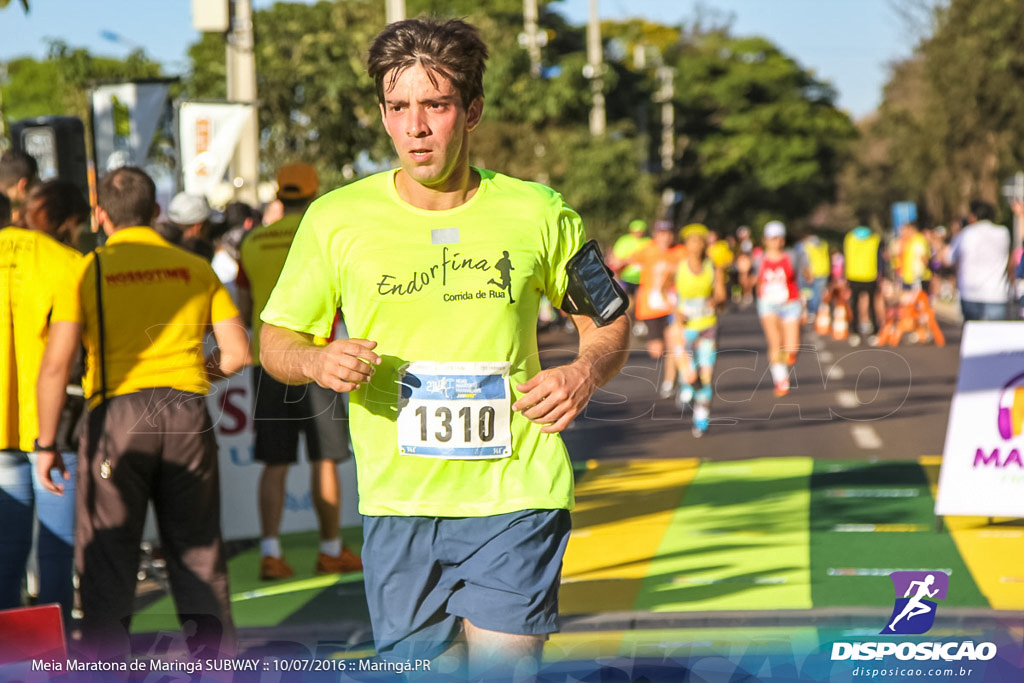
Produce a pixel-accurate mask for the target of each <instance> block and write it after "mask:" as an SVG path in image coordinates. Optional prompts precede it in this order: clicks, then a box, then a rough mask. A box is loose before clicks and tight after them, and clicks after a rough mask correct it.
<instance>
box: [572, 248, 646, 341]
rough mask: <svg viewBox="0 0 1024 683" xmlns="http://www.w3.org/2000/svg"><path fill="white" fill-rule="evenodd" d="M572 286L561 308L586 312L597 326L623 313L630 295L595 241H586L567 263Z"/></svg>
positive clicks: (603, 324)
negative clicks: (616, 277)
mask: <svg viewBox="0 0 1024 683" xmlns="http://www.w3.org/2000/svg"><path fill="white" fill-rule="evenodd" d="M565 270H566V273H567V274H568V276H569V285H568V287H567V288H566V291H565V297H564V298H563V299H562V310H563V311H565V312H566V313H569V314H571V315H585V316H587V317H589V318H590V319H591V320H593V321H594V324H596V325H597V326H598V327H604V326H605V325H607V324H608V323H610V322H612V321H613V320H615V319H616V318H618V317H620V316H622V315H624V314H625V313H626V309H627V308H629V297H627V296H626V293H625V292H624V291H622V287H620V286H619V283H618V282H616V281H615V277H614V276H613V275H612V271H611V270H610V269H609V268H608V266H607V265H605V262H604V256H603V255H602V254H601V249H600V247H598V246H597V242H596V241H595V240H590V241H589V242H587V243H586V244H584V245H583V246H582V247H581V248H580V250H579V251H578V252H576V254H575V255H574V256H573V257H572V258H571V259H569V262H568V263H566V265H565Z"/></svg>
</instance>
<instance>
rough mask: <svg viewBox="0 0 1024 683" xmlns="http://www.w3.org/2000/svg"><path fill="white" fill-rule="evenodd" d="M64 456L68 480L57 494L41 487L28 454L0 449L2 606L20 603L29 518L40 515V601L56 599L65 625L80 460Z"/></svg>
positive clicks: (71, 590)
mask: <svg viewBox="0 0 1024 683" xmlns="http://www.w3.org/2000/svg"><path fill="white" fill-rule="evenodd" d="M63 457H64V465H65V467H66V468H67V470H68V473H69V474H70V475H71V479H70V480H68V481H63V482H62V483H63V484H64V495H63V496H57V495H55V494H53V493H50V492H49V491H47V490H46V489H44V488H43V487H42V484H41V482H40V481H39V480H38V477H37V476H36V472H35V466H34V464H33V463H32V462H31V461H30V460H29V457H28V454H27V453H24V452H22V451H0V520H3V521H2V523H0V609H9V608H13V607H21V606H22V601H21V582H22V579H23V578H24V576H25V564H26V563H27V562H28V556H29V552H30V550H31V548H32V526H33V519H34V517H38V519H39V538H38V541H37V557H38V563H39V598H38V603H39V604H40V605H46V604H50V603H59V604H60V606H61V609H62V610H63V611H64V617H65V623H67V619H68V617H70V614H71V607H72V603H73V600H74V587H73V585H72V572H73V570H74V529H75V470H76V467H77V462H78V458H77V456H76V455H75V454H74V453H64V454H63ZM54 476H57V475H56V474H55V475H54Z"/></svg>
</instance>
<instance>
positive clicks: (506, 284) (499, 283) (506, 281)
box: [487, 251, 516, 304]
mask: <svg viewBox="0 0 1024 683" xmlns="http://www.w3.org/2000/svg"><path fill="white" fill-rule="evenodd" d="M494 269H495V270H496V271H498V273H500V274H501V280H495V279H494V278H491V279H490V280H488V281H487V284H489V285H494V286H495V287H497V288H498V289H501V290H507V291H508V302H509V303H510V304H514V303H515V302H516V300H515V299H513V298H512V271H513V270H515V268H513V267H512V259H510V258H509V256H508V252H507V251H503V252H501V258H500V259H498V262H497V263H495V264H494Z"/></svg>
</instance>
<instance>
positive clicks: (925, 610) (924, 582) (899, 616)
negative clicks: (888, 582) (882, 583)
mask: <svg viewBox="0 0 1024 683" xmlns="http://www.w3.org/2000/svg"><path fill="white" fill-rule="evenodd" d="M889 578H890V579H892V585H893V589H894V590H895V591H896V603H895V605H893V608H892V615H890V617H889V622H888V624H887V625H886V627H885V628H884V629H882V630H881V631H880V633H881V634H882V635H921V634H922V633H927V632H928V630H929V629H930V628H931V627H932V625H933V624H934V623H935V610H936V609H937V605H936V603H935V602H934V601H933V600H945V599H946V592H947V591H948V590H949V575H948V574H946V573H945V572H940V571H938V570H935V571H924V572H893V573H891V574H889Z"/></svg>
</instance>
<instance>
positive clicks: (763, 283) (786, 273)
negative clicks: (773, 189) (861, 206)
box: [757, 221, 803, 396]
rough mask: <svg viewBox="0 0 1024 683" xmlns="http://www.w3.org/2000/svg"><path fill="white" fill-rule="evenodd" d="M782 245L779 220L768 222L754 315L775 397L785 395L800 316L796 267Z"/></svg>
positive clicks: (783, 238) (783, 236)
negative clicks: (764, 341) (758, 322)
mask: <svg viewBox="0 0 1024 683" xmlns="http://www.w3.org/2000/svg"><path fill="white" fill-rule="evenodd" d="M785 246H786V226H785V225H783V224H782V222H781V221H768V223H766V224H765V226H764V257H763V258H762V260H761V268H760V270H759V272H758V277H757V314H758V317H760V319H761V327H762V328H763V329H764V336H765V338H766V339H767V340H768V363H769V368H770V370H771V373H772V382H774V384H775V395H776V396H785V395H786V394H787V393H789V375H790V369H791V368H792V366H793V364H794V363H795V362H796V352H797V347H798V346H799V345H800V317H801V316H802V315H803V302H802V300H801V299H800V288H799V287H798V286H797V282H796V268H794V266H793V258H792V257H791V256H790V254H789V253H788V252H787V251H786V250H785Z"/></svg>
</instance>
